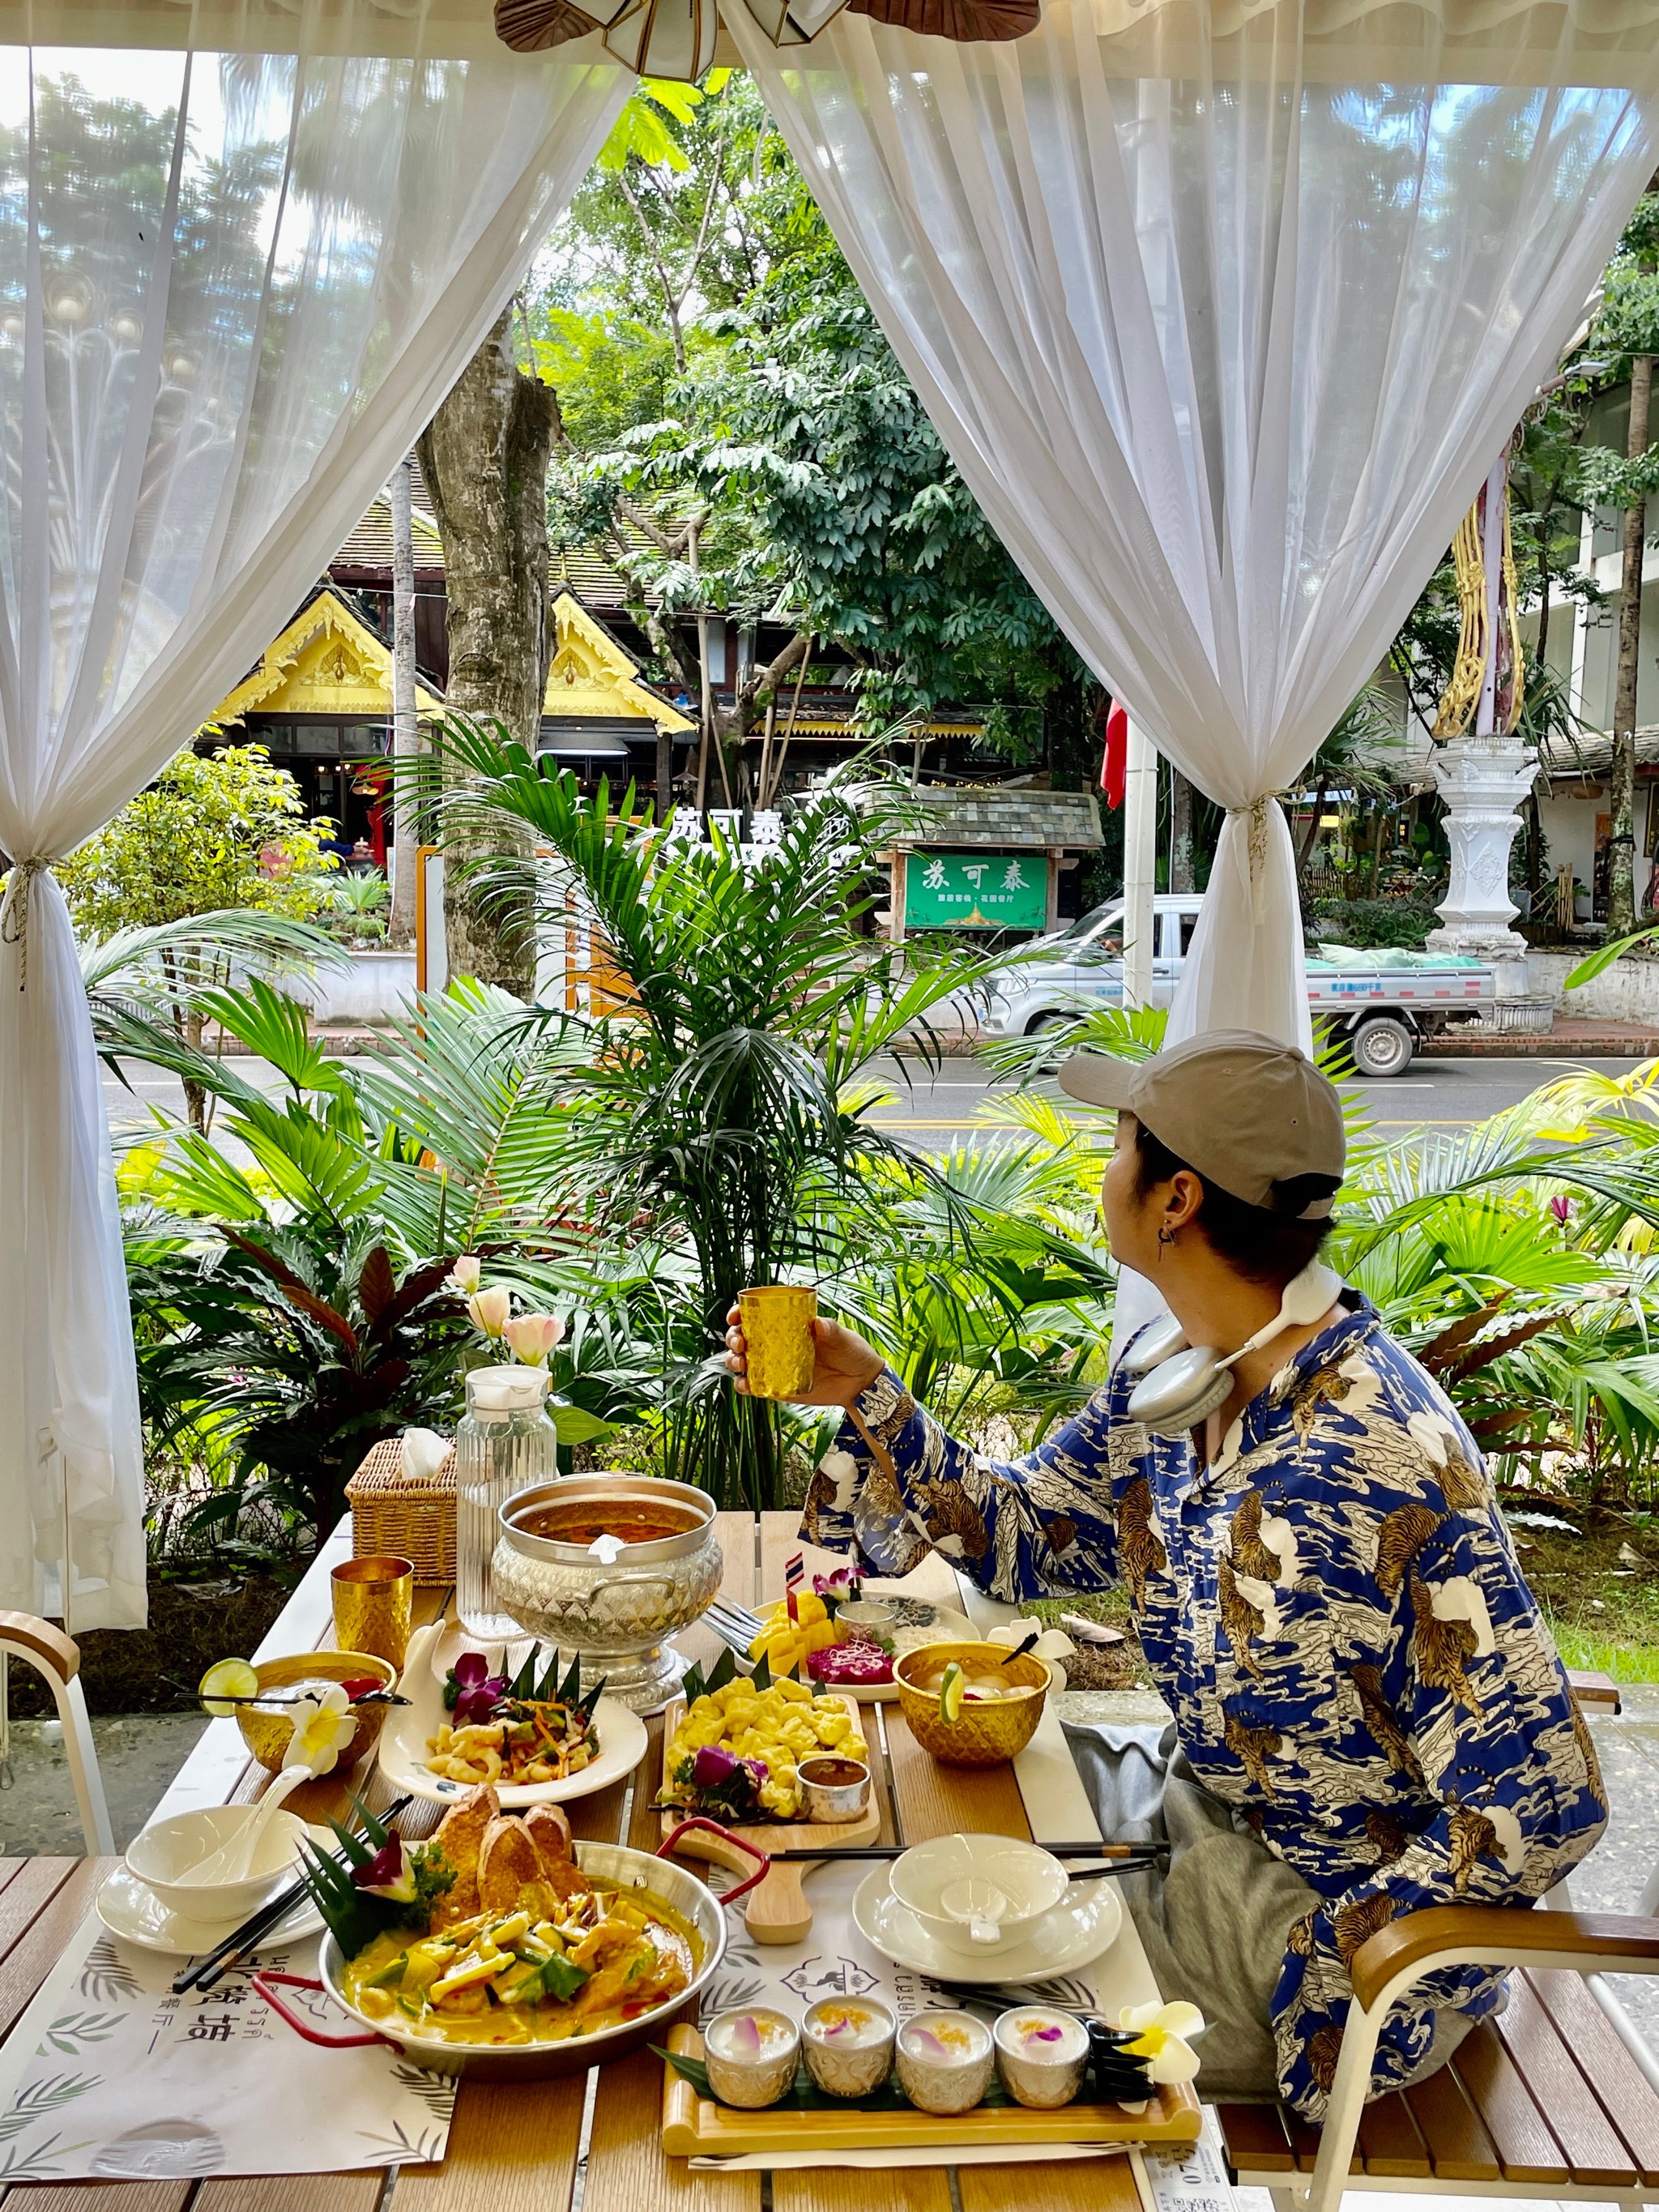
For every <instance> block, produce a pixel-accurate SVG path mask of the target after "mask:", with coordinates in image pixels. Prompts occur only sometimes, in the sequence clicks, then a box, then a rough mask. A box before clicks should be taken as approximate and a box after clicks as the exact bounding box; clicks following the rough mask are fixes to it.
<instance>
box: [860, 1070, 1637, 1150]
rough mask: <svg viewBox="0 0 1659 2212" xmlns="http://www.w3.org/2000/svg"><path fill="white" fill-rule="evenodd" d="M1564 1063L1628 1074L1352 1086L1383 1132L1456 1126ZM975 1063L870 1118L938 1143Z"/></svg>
mask: <svg viewBox="0 0 1659 2212" xmlns="http://www.w3.org/2000/svg"><path fill="white" fill-rule="evenodd" d="M1569 1065H1578V1066H1585V1067H1591V1068H1595V1069H1596V1070H1597V1071H1599V1072H1600V1073H1603V1074H1613V1075H1623V1074H1628V1073H1629V1072H1630V1069H1631V1067H1632V1062H1631V1061H1630V1060H1584V1061H1582V1062H1569V1061H1567V1060H1560V1061H1556V1060H1542V1059H1540V1060H1418V1061H1416V1062H1415V1063H1414V1064H1413V1066H1412V1069H1411V1072H1410V1073H1409V1074H1407V1075H1398V1076H1395V1077H1393V1078H1391V1079H1389V1081H1387V1082H1362V1083H1360V1084H1359V1085H1358V1090H1359V1091H1360V1092H1361V1094H1362V1095H1363V1097H1364V1100H1365V1103H1366V1105H1367V1107H1368V1108H1369V1109H1370V1114H1371V1117H1372V1120H1373V1121H1375V1123H1376V1127H1378V1129H1379V1130H1381V1131H1382V1132H1383V1133H1384V1134H1386V1135H1389V1136H1396V1135H1401V1134H1403V1133H1405V1132H1407V1130H1411V1129H1421V1128H1430V1129H1458V1128H1464V1127H1468V1124H1469V1123H1471V1122H1474V1121H1485V1120H1486V1117H1487V1116H1488V1115H1492V1114H1496V1113H1498V1112H1500V1111H1501V1110H1502V1109H1503V1108H1504V1107H1505V1106H1513V1105H1516V1104H1518V1103H1519V1102H1520V1101H1521V1100H1522V1098H1525V1097H1528V1095H1529V1094H1530V1093H1531V1092H1533V1091H1536V1090H1537V1089H1538V1088H1539V1087H1540V1085H1542V1084H1546V1083H1550V1082H1553V1081H1554V1080H1555V1079H1556V1078H1557V1076H1559V1074H1560V1073H1562V1072H1563V1070H1564V1068H1565V1067H1566V1066H1569ZM989 1087H990V1085H989V1082H988V1079H987V1075H986V1073H985V1071H984V1069H983V1068H981V1067H980V1066H977V1065H975V1062H973V1061H972V1060H945V1062H943V1064H942V1065H941V1066H939V1069H938V1071H937V1072H936V1073H933V1074H932V1075H931V1076H930V1074H929V1073H928V1072H927V1069H925V1068H920V1069H914V1070H913V1072H912V1073H911V1075H910V1079H909V1081H908V1084H907V1083H906V1082H905V1081H904V1080H903V1079H895V1081H894V1091H895V1093H896V1097H895V1100H894V1103H892V1104H891V1105H890V1106H884V1107H883V1108H881V1109H879V1111H878V1113H877V1114H876V1115H874V1116H873V1117H872V1118H873V1119H875V1120H876V1121H879V1122H881V1123H882V1124H883V1125H884V1126H885V1127H890V1128H894V1129H902V1130H904V1131H905V1132H906V1133H910V1134H913V1135H915V1137H916V1138H917V1139H918V1140H920V1141H924V1142H926V1143H927V1144H928V1145H929V1146H930V1147H931V1146H938V1147H939V1149H941V1150H942V1149H944V1148H945V1146H949V1145H951V1144H954V1143H955V1142H956V1141H957V1139H958V1138H960V1137H963V1136H966V1135H968V1134H969V1123H970V1122H971V1121H972V1117H973V1115H974V1113H975V1109H976V1108H977V1106H978V1103H979V1102H980V1100H981V1098H983V1097H984V1096H985V1095H986V1092H987V1090H988V1089H989Z"/></svg>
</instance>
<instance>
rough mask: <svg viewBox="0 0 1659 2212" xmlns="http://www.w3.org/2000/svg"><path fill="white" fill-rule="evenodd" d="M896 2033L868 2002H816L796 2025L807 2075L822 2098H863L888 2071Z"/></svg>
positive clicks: (886, 2015)
mask: <svg viewBox="0 0 1659 2212" xmlns="http://www.w3.org/2000/svg"><path fill="white" fill-rule="evenodd" d="M895 2033H896V2022H895V2021H894V2019H893V2015H892V2014H891V2013H890V2012H889V2011H888V2009H887V2008H886V2006H885V2005H882V2004H877V2003H876V2002H875V2001H874V2000H873V1999H872V1998H870V1997H823V1998H821V1999H820V2000H819V2002H817V2004H815V2005H813V2006H812V2007H811V2009H810V2010H809V2011H808V2013H807V2015H806V2017H805V2020H803V2021H802V2022H801V2041H802V2044H803V2045H804V2047H805V2052H806V2067H807V2071H808V2072H809V2073H810V2074H811V2076H812V2079H813V2080H814V2081H816V2082H817V2085H818V2087H819V2088H820V2089H822V2090H823V2092H824V2093H825V2094H826V2095H827V2096H830V2097H867V2096H868V2095H869V2094H870V2093H871V2091H872V2089H878V2088H879V2087H881V2085H882V2083H883V2082H884V2081H885V2080H886V2079H887V2076H888V2075H890V2073H891V2072H892V2070H893V2038H894V2035H895Z"/></svg>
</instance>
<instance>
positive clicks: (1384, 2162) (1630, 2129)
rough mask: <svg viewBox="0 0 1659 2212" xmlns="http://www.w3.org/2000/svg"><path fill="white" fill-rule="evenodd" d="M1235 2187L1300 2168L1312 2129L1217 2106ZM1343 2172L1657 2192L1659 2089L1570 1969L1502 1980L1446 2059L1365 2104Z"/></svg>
mask: <svg viewBox="0 0 1659 2212" xmlns="http://www.w3.org/2000/svg"><path fill="white" fill-rule="evenodd" d="M1218 2118H1219V2119H1220V2122H1221V2125H1222V2131H1223V2134H1224V2135H1225V2139H1226V2145H1227V2156H1228V2162H1229V2165H1230V2166H1231V2170H1232V2172H1233V2176H1234V2179H1236V2180H1243V2181H1247V2182H1252V2183H1256V2184H1265V2185H1267V2186H1268V2187H1272V2186H1273V2185H1274V2180H1275V2177H1278V2176H1282V2175H1285V2174H1288V2173H1306V2172H1311V2170H1312V2167H1313V2165H1314V2161H1315V2160H1316V2157H1317V2155H1318V2152H1319V2132H1318V2130H1317V2129H1316V2128H1311V2127H1309V2126H1306V2125H1305V2124H1304V2123H1302V2122H1301V2121H1299V2120H1297V2118H1295V2116H1294V2115H1293V2114H1291V2113H1288V2112H1285V2111H1284V2110H1283V2108H1282V2107H1280V2106H1273V2105H1223V2106H1219V2107H1218ZM1349 2170H1350V2172H1353V2173H1356V2174H1359V2173H1364V2174H1367V2175H1371V2176H1374V2177H1376V2179H1379V2180H1382V2179H1386V2180H1389V2181H1391V2182H1395V2183H1409V2182H1411V2181H1413V2180H1417V2181H1428V2180H1435V2181H1438V2182H1442V2183H1458V2182H1462V2183H1466V2184H1468V2185H1472V2186H1474V2187H1479V2188H1486V2189H1492V2188H1494V2187H1501V2185H1502V2184H1504V2182H1515V2183H1525V2184H1529V2185H1544V2186H1547V2187H1553V2188H1559V2189H1572V2190H1575V2191H1577V2190H1586V2191H1595V2190H1601V2191H1605V2192H1606V2193H1607V2195H1608V2196H1615V2195H1619V2194H1621V2193H1625V2192H1633V2191H1644V2190H1645V2191H1655V2190H1659V2093H1656V2091H1655V2090H1654V2088H1653V2087H1652V2085H1651V2084H1650V2082H1649V2081H1648V2079H1647V2076H1646V2075H1644V2073H1643V2072H1642V2070H1641V2069H1640V2068H1639V2067H1638V2064H1637V2063H1636V2061H1635V2060H1634V2059H1633V2058H1632V2056H1631V2054H1630V2052H1629V2051H1627V2050H1626V2047H1625V2045H1624V2044H1623V2043H1622V2042H1621V2041H1620V2039H1619V2037H1618V2035H1617V2034H1616V2033H1614V2030H1613V2024H1612V2022H1611V2021H1609V2020H1608V2019H1607V2015H1606V2014H1605V2013H1604V2012H1603V2011H1602V2010H1601V2007H1600V2005H1598V2004H1597V2003H1596V2002H1595V1997H1594V1996H1593V1995H1592V1994H1591V1992H1590V1991H1589V1990H1587V1989H1586V1988H1585V1986H1584V1984H1583V1980H1582V1978H1580V1977H1579V1976H1578V1975H1577V1974H1572V1973H1566V1972H1559V1971H1547V1972H1538V1973H1516V1974H1515V1975H1513V1976H1511V1978H1510V2002H1509V2004H1508V2007H1507V2008H1506V2009H1505V2010H1504V2012H1502V2013H1501V2014H1499V2015H1498V2017H1497V2019H1496V2020H1493V2021H1483V2022H1481V2023H1480V2026H1479V2027H1475V2028H1474V2029H1472V2030H1471V2032H1470V2033H1469V2034H1468V2036H1467V2037H1466V2038H1465V2039H1464V2041H1463V2043H1462V2045H1461V2047H1460V2048H1459V2050H1458V2051H1457V2053H1456V2055H1455V2057H1454V2058H1453V2059H1452V2062H1451V2063H1450V2064H1449V2066H1447V2067H1445V2068H1443V2069H1442V2070H1441V2071H1440V2072H1439V2073H1437V2074H1434V2075H1431V2076H1430V2077H1429V2079H1428V2080H1427V2081H1423V2082H1419V2084H1418V2086H1417V2087H1415V2088H1414V2089H1404V2090H1400V2091H1397V2092H1396V2093H1395V2094H1394V2095H1393V2096H1390V2097H1379V2098H1378V2099H1377V2100H1376V2103H1375V2104H1373V2105H1368V2106H1366V2107H1365V2112H1364V2118H1363V2119H1362V2121H1361V2123H1360V2129H1359V2139H1358V2145H1357V2146H1356V2148H1355V2151H1354V2155H1353V2159H1352V2164H1351V2166H1350V2168H1349Z"/></svg>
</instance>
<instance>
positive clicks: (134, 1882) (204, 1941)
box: [93, 1827, 337, 1959]
mask: <svg viewBox="0 0 1659 2212" xmlns="http://www.w3.org/2000/svg"><path fill="white" fill-rule="evenodd" d="M310 1833H311V1837H312V1839H313V1842H314V1843H315V1844H317V1845H318V1847H319V1850H321V1849H326V1850H335V1849H336V1848H337V1838H336V1837H335V1836H334V1835H333V1833H332V1832H331V1831H330V1830H329V1829H327V1828H317V1827H313V1828H312V1829H311V1831H310ZM292 1878H293V1877H292V1876H291V1875H286V1874H285V1875H283V1881H284V1882H287V1881H291V1880H292ZM272 1888H273V1892H274V1890H275V1888H276V1885H275V1884H273V1885H272ZM93 1910H94V1911H95V1912H96V1913H97V1915H98V1917H99V1918H100V1920H101V1921H102V1922H103V1923H104V1925H105V1927H106V1928H107V1929H108V1930H109V1932H110V1934H111V1935H112V1936H119V1938H120V1939H121V1941H122V1942H124V1943H136V1944H137V1946H138V1948H139V1949H140V1950H141V1951H165V1952H167V1954H169V1955H170V1956H172V1957H174V1958H180V1959H199V1958H200V1957H201V1956H202V1955H203V1954H204V1953H205V1952H208V1951H214V1950H216V1949H217V1948H218V1947H219V1945H220V1944H221V1943H222V1942H224V1940H225V1938H226V1936H228V1935H230V1934H232V1933H233V1932H234V1929H237V1928H239V1927H240V1925H241V1922H242V1920H246V1919H251V1918H252V1914H250V1913H243V1914H242V1915H241V1916H240V1918H238V1919H232V1920H187V1919H186V1918H185V1916H184V1914H183V1913H182V1912H174V1911H171V1910H170V1908H169V1907H168V1906H167V1905H163V1904H162V1902H161V1899H160V1898H159V1897H157V1895H156V1894H155V1891H154V1890H153V1889H151V1888H150V1887H149V1884H148V1883H146V1882H142V1881H139V1879H138V1877H137V1875H136V1874H131V1873H129V1872H128V1870H127V1869H126V1868H125V1867H124V1866H118V1867H117V1868H116V1869H115V1871H114V1873H113V1874H112V1875H106V1878H105V1880H104V1881H103V1882H102V1883H101V1884H100V1887H99V1891H98V1894H97V1896H96V1897H95V1898H94V1899H93ZM256 1910H257V1907H256ZM322 1924H323V1916H322V1914H321V1913H320V1912H319V1911H318V1910H317V1907H316V1906H315V1905H313V1903H312V1901H311V1899H309V1898H308V1897H307V1898H301V1899H300V1901H299V1902H298V1904H296V1905H295V1907H294V1909H293V1911H290V1912H287V1913H284V1914H283V1917H282V1918H281V1919H280V1920H279V1921H278V1922H277V1923H276V1926H275V1927H274V1928H273V1929H271V1931H270V1935H268V1936H263V1937H261V1939H260V1941H259V1942H258V1945H257V1946H256V1947H255V1948H257V1949H258V1950H261V1951H271V1950H275V1949H276V1948H278V1947H279V1946H280V1945H282V1944H284V1943H297V1942H301V1941H302V1940H303V1939H304V1938H305V1937H306V1936H314V1935H315V1934H316V1933H317V1930H318V1929H319V1928H320V1927H321V1926H322Z"/></svg>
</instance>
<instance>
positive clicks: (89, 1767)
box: [0, 1612, 115, 1858]
mask: <svg viewBox="0 0 1659 2212" xmlns="http://www.w3.org/2000/svg"><path fill="white" fill-rule="evenodd" d="M0 1655H3V1656H4V1658H5V1659H7V1660H12V1659H21V1661H22V1662H23V1663H24V1665H25V1666H27V1667H33V1669H34V1671H35V1673H36V1674H39V1675H40V1676H41V1677H42V1678H43V1680H45V1681H46V1686H47V1687H48V1688H49V1689H50V1690H51V1692H52V1699H53V1701H54V1703H55V1704H56V1705H57V1707H58V1719H59V1720H60V1721H61V1722H62V1723H63V1728H64V1751H65V1752H66V1753H68V1755H69V1765H70V1777H71V1778H72V1779H73V1781H74V1784H75V1802H76V1806H77V1807H78V1808H80V1814H81V1833H82V1837H83V1838H85V1841H86V1847H87V1856H88V1858H99V1857H104V1858H108V1857H113V1855H114V1851H115V1836H114V1832H113V1831H112V1828H111V1826H110V1824H109V1808H108V1807H107V1806H106V1804H105V1802H104V1783H103V1778H102V1776H101V1775H100V1773H99V1771H98V1753H97V1751H96V1749H95V1748H94V1744H93V1741H92V1723H91V1722H90V1721H89V1720H88V1717H87V1700H86V1693H85V1692H84V1691H83V1690H82V1687H81V1651H80V1647H79V1645H78V1644H76V1642H75V1640H74V1638H72V1637H68V1636H65V1635H64V1632H63V1630H62V1629H61V1628H57V1627H54V1626H53V1625H52V1622H51V1621H49V1620H41V1619H40V1615H39V1614H38V1613H5V1612H0Z"/></svg>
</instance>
